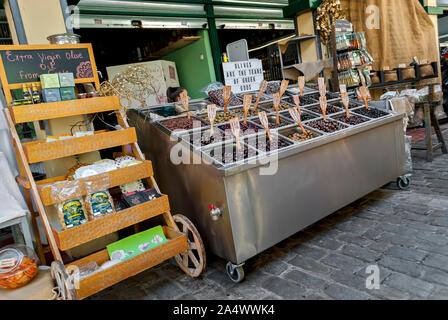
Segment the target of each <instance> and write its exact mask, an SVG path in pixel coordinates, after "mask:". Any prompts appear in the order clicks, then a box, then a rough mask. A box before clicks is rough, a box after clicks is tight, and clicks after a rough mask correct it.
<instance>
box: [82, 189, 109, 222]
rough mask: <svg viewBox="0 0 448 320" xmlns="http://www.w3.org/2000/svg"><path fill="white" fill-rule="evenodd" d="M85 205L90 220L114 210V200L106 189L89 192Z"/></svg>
mask: <svg viewBox="0 0 448 320" xmlns="http://www.w3.org/2000/svg"><path fill="white" fill-rule="evenodd" d="M85 206H86V209H87V214H88V216H89V219H90V220H93V219H96V218H99V217H102V216H103V215H105V214H110V213H114V212H115V208H114V202H113V200H112V197H111V195H110V193H109V191H107V190H104V191H97V192H94V193H91V194H89V195H88V196H87V197H86V200H85Z"/></svg>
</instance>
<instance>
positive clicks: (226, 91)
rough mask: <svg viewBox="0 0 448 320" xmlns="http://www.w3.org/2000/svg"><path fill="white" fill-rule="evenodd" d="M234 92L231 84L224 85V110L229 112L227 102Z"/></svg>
mask: <svg viewBox="0 0 448 320" xmlns="http://www.w3.org/2000/svg"><path fill="white" fill-rule="evenodd" d="M231 94H232V87H231V86H224V87H223V88H222V98H223V100H224V112H226V113H227V104H228V103H229V99H230V95H231Z"/></svg>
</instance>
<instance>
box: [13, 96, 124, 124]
mask: <svg viewBox="0 0 448 320" xmlns="http://www.w3.org/2000/svg"><path fill="white" fill-rule="evenodd" d="M120 108H121V106H120V98H119V97H117V96H110V97H97V98H88V99H77V100H69V101H59V102H51V103H39V104H29V105H24V106H15V107H9V110H10V112H11V116H12V119H13V121H14V122H15V123H23V122H32V121H38V120H47V119H57V118H64V117H70V116H77V115H83V114H91V113H98V112H104V111H113V110H119V109H120Z"/></svg>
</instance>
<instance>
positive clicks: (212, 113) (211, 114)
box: [207, 104, 216, 135]
mask: <svg viewBox="0 0 448 320" xmlns="http://www.w3.org/2000/svg"><path fill="white" fill-rule="evenodd" d="M207 115H208V120H209V121H210V125H211V127H210V134H211V135H213V134H214V132H215V131H214V129H213V124H214V122H215V118H216V104H209V105H208V106H207Z"/></svg>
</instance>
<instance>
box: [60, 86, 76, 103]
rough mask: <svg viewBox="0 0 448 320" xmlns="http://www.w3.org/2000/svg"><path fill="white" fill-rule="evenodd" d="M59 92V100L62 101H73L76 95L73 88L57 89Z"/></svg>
mask: <svg viewBox="0 0 448 320" xmlns="http://www.w3.org/2000/svg"><path fill="white" fill-rule="evenodd" d="M59 92H60V94H61V100H62V101H66V100H75V99H76V94H75V88H74V87H70V88H59Z"/></svg>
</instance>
